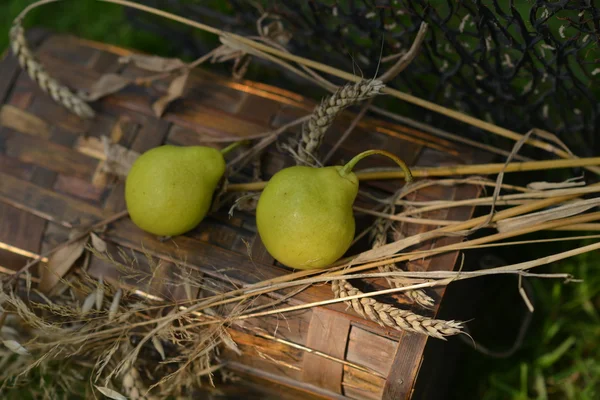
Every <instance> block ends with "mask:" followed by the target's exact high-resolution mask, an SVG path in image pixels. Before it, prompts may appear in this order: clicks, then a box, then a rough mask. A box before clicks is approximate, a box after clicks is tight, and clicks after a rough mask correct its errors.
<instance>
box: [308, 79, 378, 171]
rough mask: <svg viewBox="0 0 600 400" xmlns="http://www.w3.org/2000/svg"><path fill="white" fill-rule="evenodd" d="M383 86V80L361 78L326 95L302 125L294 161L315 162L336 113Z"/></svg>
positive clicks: (374, 94) (372, 94)
mask: <svg viewBox="0 0 600 400" xmlns="http://www.w3.org/2000/svg"><path fill="white" fill-rule="evenodd" d="M384 87H385V85H384V84H383V82H381V81H379V80H361V81H359V82H357V83H354V84H347V85H345V86H342V87H341V88H339V89H338V90H337V91H336V92H335V93H333V94H332V95H331V96H329V97H326V98H325V99H324V100H323V101H322V102H321V104H319V105H318V106H317V107H316V108H315V110H314V111H313V113H312V115H311V118H310V119H309V120H308V123H307V124H306V125H304V127H303V132H302V137H301V139H300V143H299V144H298V149H297V154H296V156H297V160H296V161H297V162H298V163H299V164H308V165H313V164H315V158H316V157H315V153H316V151H317V150H318V149H319V146H320V145H321V143H322V141H323V137H324V136H325V132H326V131H327V129H328V128H329V126H330V125H331V124H332V123H333V120H334V119H335V117H336V116H337V114H339V113H340V111H342V110H343V109H344V108H346V107H349V106H351V105H353V104H357V103H360V102H362V101H364V100H367V99H369V98H372V97H374V96H376V95H378V94H379V93H380V92H381V90H382V89H383V88H384Z"/></svg>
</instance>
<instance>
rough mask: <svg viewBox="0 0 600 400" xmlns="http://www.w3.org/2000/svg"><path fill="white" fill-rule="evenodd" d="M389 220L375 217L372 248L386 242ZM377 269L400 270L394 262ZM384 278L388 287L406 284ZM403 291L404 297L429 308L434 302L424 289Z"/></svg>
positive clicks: (381, 270)
mask: <svg viewBox="0 0 600 400" xmlns="http://www.w3.org/2000/svg"><path fill="white" fill-rule="evenodd" d="M389 222H390V221H389V220H386V219H384V218H379V219H377V221H375V235H374V236H375V238H374V239H373V248H374V249H376V248H378V247H381V246H383V245H385V244H386V243H387V226H388V225H389ZM378 269H379V272H398V271H400V268H398V267H396V264H393V263H392V264H387V265H382V266H380V267H378ZM385 280H386V281H387V283H388V285H390V287H397V288H401V287H404V286H406V285H407V283H406V282H405V281H402V280H399V279H394V278H391V277H387V276H386V277H385ZM403 293H404V294H405V295H406V297H408V298H409V299H411V300H412V301H414V302H415V303H417V304H418V305H420V306H422V307H425V308H431V307H433V305H434V304H435V301H434V300H433V299H432V298H431V297H429V296H428V295H427V293H425V291H424V290H422V289H416V290H409V291H406V292H403Z"/></svg>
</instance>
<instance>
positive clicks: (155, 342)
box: [152, 336, 165, 361]
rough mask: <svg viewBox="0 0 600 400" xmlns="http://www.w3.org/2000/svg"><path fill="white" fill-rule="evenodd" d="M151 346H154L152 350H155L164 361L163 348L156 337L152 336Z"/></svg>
mask: <svg viewBox="0 0 600 400" xmlns="http://www.w3.org/2000/svg"><path fill="white" fill-rule="evenodd" d="M152 345H154V348H155V349H156V351H158V354H160V357H161V358H162V359H163V361H164V360H165V348H164V347H163V345H162V343H161V341H160V339H159V338H157V337H156V336H152Z"/></svg>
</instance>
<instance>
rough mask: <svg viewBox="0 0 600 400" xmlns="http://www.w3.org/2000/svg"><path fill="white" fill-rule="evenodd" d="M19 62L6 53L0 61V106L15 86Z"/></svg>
mask: <svg viewBox="0 0 600 400" xmlns="http://www.w3.org/2000/svg"><path fill="white" fill-rule="evenodd" d="M20 68H21V67H20V66H19V62H18V61H17V59H16V58H15V57H14V56H13V55H12V52H10V51H7V53H6V55H5V56H3V57H2V59H1V60H0V76H1V77H2V79H0V104H2V103H4V102H5V100H6V98H7V97H8V94H9V93H10V91H11V90H12V88H13V85H14V84H15V81H16V78H17V75H18V74H19V71H20Z"/></svg>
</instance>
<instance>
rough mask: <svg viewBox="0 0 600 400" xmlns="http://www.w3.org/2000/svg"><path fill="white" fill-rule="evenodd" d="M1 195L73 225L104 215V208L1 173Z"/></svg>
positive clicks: (51, 217) (10, 200) (34, 210)
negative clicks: (101, 208)
mask: <svg viewBox="0 0 600 400" xmlns="http://www.w3.org/2000/svg"><path fill="white" fill-rule="evenodd" d="M0 197H1V198H2V199H5V200H7V201H9V202H11V203H17V204H20V206H21V207H22V208H23V209H28V210H32V212H34V213H37V214H40V215H42V214H43V215H46V216H47V218H48V219H54V220H57V221H66V222H68V223H71V224H72V225H78V224H79V223H80V222H81V223H84V222H91V221H94V220H99V219H102V218H103V217H104V213H103V212H102V210H100V209H98V208H96V207H94V206H92V205H90V204H87V203H85V202H82V201H79V200H75V199H72V198H70V197H67V196H64V195H61V194H58V193H56V192H53V191H51V190H48V189H44V188H42V187H40V186H36V185H33V184H31V183H29V182H26V181H23V180H20V179H17V178H14V177H12V176H10V175H7V174H2V173H0Z"/></svg>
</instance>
